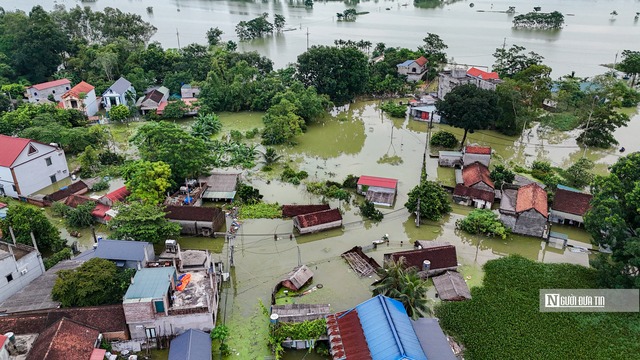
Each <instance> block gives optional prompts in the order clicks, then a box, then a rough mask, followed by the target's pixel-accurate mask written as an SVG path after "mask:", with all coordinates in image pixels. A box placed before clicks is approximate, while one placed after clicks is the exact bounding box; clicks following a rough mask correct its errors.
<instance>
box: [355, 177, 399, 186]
mask: <svg viewBox="0 0 640 360" xmlns="http://www.w3.org/2000/svg"><path fill="white" fill-rule="evenodd" d="M363 185H365V186H370V187H371V186H373V187H380V188H385V189H396V188H397V186H398V180H396V179H390V178H383V177H376V176H367V175H362V176H360V178H359V179H358V187H360V186H363Z"/></svg>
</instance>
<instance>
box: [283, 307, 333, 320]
mask: <svg viewBox="0 0 640 360" xmlns="http://www.w3.org/2000/svg"><path fill="white" fill-rule="evenodd" d="M271 314H272V315H273V314H277V315H278V321H279V322H283V323H298V322H303V321H309V320H317V319H322V318H324V317H325V316H327V315H329V304H285V305H271Z"/></svg>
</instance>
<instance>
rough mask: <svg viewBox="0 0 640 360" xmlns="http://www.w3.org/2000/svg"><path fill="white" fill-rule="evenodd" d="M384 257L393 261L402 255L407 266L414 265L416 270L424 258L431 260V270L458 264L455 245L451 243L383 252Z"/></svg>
mask: <svg viewBox="0 0 640 360" xmlns="http://www.w3.org/2000/svg"><path fill="white" fill-rule="evenodd" d="M384 256H385V258H387V257H389V256H390V257H391V259H393V261H398V260H399V259H400V258H401V257H404V258H405V260H406V262H407V267H411V266H414V267H416V268H418V271H420V270H422V263H423V262H424V261H425V260H429V261H431V270H438V269H445V268H450V267H456V266H458V256H457V254H456V247H455V246H453V245H443V246H434V247H429V248H425V249H418V250H408V251H400V252H395V253H391V254H385V255H384Z"/></svg>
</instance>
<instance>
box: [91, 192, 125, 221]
mask: <svg viewBox="0 0 640 360" xmlns="http://www.w3.org/2000/svg"><path fill="white" fill-rule="evenodd" d="M129 195H131V192H130V191H129V190H127V188H126V187H125V186H123V187H121V188H119V189H116V190H114V191H112V192H110V193H108V194H106V195H104V196H103V197H101V198H100V199H98V202H97V204H96V207H95V208H94V209H93V211H91V215H93V217H94V218H95V219H96V221H97V222H99V223H101V224H106V223H107V221H109V220H111V219H112V218H114V217H115V216H116V215H118V211H116V210H115V209H112V207H113V206H114V205H115V204H116V203H118V202H125V201H126V200H127V197H128V196H129Z"/></svg>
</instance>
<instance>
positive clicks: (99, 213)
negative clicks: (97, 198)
mask: <svg viewBox="0 0 640 360" xmlns="http://www.w3.org/2000/svg"><path fill="white" fill-rule="evenodd" d="M109 210H111V206H107V205H105V204H100V203H97V204H96V207H95V208H94V209H93V211H91V215H93V216H95V217H99V218H109V216H107V211H109ZM107 220H108V219H107Z"/></svg>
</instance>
